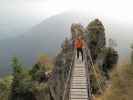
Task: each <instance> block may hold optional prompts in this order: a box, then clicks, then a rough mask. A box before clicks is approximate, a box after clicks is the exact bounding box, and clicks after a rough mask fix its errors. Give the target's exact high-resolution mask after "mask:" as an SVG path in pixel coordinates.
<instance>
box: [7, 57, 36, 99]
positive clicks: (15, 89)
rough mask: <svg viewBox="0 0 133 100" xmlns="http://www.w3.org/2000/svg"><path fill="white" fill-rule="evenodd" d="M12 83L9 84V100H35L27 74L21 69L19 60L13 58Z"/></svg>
mask: <svg viewBox="0 0 133 100" xmlns="http://www.w3.org/2000/svg"><path fill="white" fill-rule="evenodd" d="M12 67H13V82H12V84H11V95H10V96H9V100H35V98H34V96H33V95H32V92H31V91H30V89H31V80H30V76H29V74H28V72H27V71H26V70H24V69H23V68H22V65H21V64H20V62H19V60H18V59H17V58H16V57H14V58H13V60H12Z"/></svg>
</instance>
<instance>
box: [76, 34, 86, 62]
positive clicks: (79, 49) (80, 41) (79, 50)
mask: <svg viewBox="0 0 133 100" xmlns="http://www.w3.org/2000/svg"><path fill="white" fill-rule="evenodd" d="M75 48H76V49H77V58H78V59H79V53H81V56H82V61H83V59H84V57H83V48H84V40H83V38H82V36H78V37H77V38H76V39H75Z"/></svg>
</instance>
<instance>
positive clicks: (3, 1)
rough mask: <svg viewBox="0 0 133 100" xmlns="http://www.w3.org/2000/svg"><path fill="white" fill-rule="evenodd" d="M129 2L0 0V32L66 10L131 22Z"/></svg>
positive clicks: (127, 0)
mask: <svg viewBox="0 0 133 100" xmlns="http://www.w3.org/2000/svg"><path fill="white" fill-rule="evenodd" d="M132 4H133V2H132V0H0V16H1V17H0V34H2V35H3V37H5V36H7V35H9V33H10V35H12V34H13V33H14V32H15V31H16V32H17V31H20V30H23V29H24V30H26V29H28V28H29V27H31V26H32V25H35V24H38V23H39V22H41V21H42V20H44V19H45V18H47V17H50V16H52V15H55V14H58V13H61V12H64V11H67V10H78V11H85V12H88V13H91V14H94V15H97V16H99V17H100V16H101V17H106V18H110V19H112V20H117V21H120V22H123V23H126V24H131V25H133V13H132V9H133V6H132ZM12 32H13V33H12ZM14 34H15V33H14ZM2 35H1V36H2ZM10 35H9V36H10Z"/></svg>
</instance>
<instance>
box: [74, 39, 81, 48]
mask: <svg viewBox="0 0 133 100" xmlns="http://www.w3.org/2000/svg"><path fill="white" fill-rule="evenodd" d="M75 48H83V41H82V40H80V39H76V40H75Z"/></svg>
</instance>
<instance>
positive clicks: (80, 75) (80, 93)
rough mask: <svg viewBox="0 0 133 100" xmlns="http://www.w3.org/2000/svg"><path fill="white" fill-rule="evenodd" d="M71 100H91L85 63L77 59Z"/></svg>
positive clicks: (72, 81)
mask: <svg viewBox="0 0 133 100" xmlns="http://www.w3.org/2000/svg"><path fill="white" fill-rule="evenodd" d="M69 97H70V98H69V100H89V97H88V87H87V77H86V68H85V63H84V62H82V60H81V56H80V58H79V59H77V58H76V57H75V64H74V68H73V72H72V78H71V84H70V94H69Z"/></svg>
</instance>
